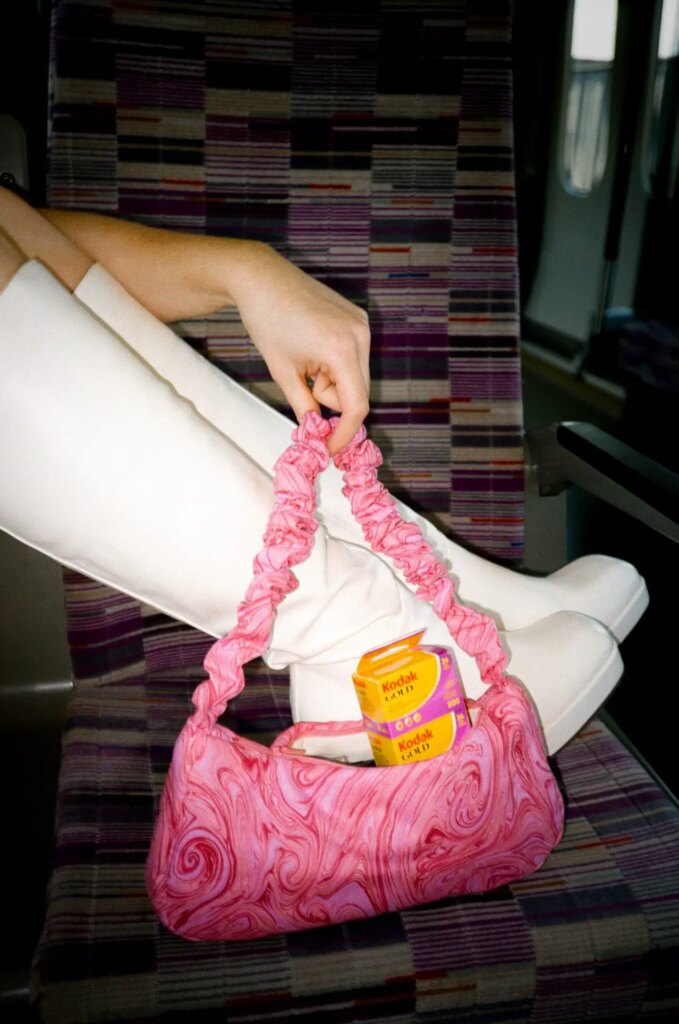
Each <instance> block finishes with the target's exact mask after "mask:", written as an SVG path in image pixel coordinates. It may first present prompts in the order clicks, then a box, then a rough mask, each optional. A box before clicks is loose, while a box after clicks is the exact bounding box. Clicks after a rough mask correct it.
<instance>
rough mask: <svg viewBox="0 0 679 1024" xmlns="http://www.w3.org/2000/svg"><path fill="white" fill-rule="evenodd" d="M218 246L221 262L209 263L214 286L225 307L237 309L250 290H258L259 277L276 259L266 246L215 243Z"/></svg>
mask: <svg viewBox="0 0 679 1024" xmlns="http://www.w3.org/2000/svg"><path fill="white" fill-rule="evenodd" d="M218 242H219V243H220V249H221V254H220V255H221V259H219V260H216V261H214V263H212V270H213V273H214V274H215V286H216V288H217V290H218V291H219V292H220V295H221V296H222V297H223V298H224V299H225V300H226V301H225V303H224V304H225V305H232V306H236V307H237V308H239V309H240V307H241V304H242V303H243V302H245V301H246V300H247V297H248V294H249V293H250V291H251V290H252V288H253V287H256V286H260V287H261V284H262V280H263V278H262V274H263V273H266V270H267V267H270V266H271V264H272V262H274V261H275V260H276V259H280V257H278V256H277V254H276V253H275V251H274V250H273V249H272V248H271V246H270V245H267V243H266V242H258V241H255V240H251V239H240V238H229V239H219V240H218ZM264 280H266V278H264Z"/></svg>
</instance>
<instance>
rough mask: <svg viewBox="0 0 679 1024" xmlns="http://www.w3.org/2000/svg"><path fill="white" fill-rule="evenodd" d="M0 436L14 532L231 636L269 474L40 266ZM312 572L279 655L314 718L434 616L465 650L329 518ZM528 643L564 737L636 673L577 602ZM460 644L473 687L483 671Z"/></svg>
mask: <svg viewBox="0 0 679 1024" xmlns="http://www.w3.org/2000/svg"><path fill="white" fill-rule="evenodd" d="M187 351H190V350H188V349H187ZM196 358H198V357H196ZM215 372H217V371H215ZM220 394H221V395H222V401H224V397H223V394H224V393H223V392H220ZM241 415H242V412H241ZM285 422H286V424H287V429H288V436H289V433H290V424H289V423H288V422H287V421H285ZM0 430H1V431H2V437H3V444H2V446H1V447H0V526H1V527H2V528H3V529H5V530H6V531H7V532H9V533H11V534H13V535H14V536H15V537H17V538H19V539H20V540H23V541H25V542H26V543H27V544H29V545H31V546H32V547H35V548H37V549H39V550H41V551H43V552H45V553H46V554H48V555H50V556H51V557H53V558H55V559H57V560H58V561H60V562H62V563H63V564H65V565H68V566H71V567H73V568H75V569H78V570H80V571H82V572H85V573H86V574H87V575H89V576H91V577H93V578H95V579H98V580H101V581H103V582H105V583H108V584H110V585H112V586H114V587H116V588H118V589H120V590H122V591H124V592H126V593H129V594H132V595H133V596H135V597H138V598H140V599H141V600H143V601H145V602H148V603H149V604H152V605H154V606H155V607H157V608H159V609H161V610H162V611H165V612H167V613H168V614H170V615H172V616H174V617H175V618H178V619H180V620H183V621H185V622H188V623H191V624H192V625H195V626H197V627H198V628H200V629H202V630H204V631H205V632H207V633H211V634H212V635H214V636H221V635H223V634H224V633H225V632H227V631H228V629H229V628H230V627H231V625H232V624H233V622H234V621H235V612H236V607H237V604H238V603H239V602H240V600H241V599H242V596H243V594H244V592H245V589H246V586H247V584H248V582H249V580H250V576H251V566H252V560H253V557H254V555H255V554H256V553H257V552H258V551H259V549H260V547H261V538H262V534H263V531H264V527H265V524H266V520H267V517H268V513H269V511H270V508H271V504H272V487H271V481H270V479H269V477H268V476H267V475H266V474H265V473H264V472H263V471H262V470H261V468H260V467H259V466H258V465H257V464H256V463H255V462H254V461H253V460H252V459H251V458H250V457H249V456H247V455H245V454H244V453H243V451H241V450H240V448H239V447H237V446H236V445H235V444H233V443H232V442H231V441H230V440H228V439H227V438H226V437H224V436H223V435H222V434H221V433H220V432H219V431H217V430H216V429H215V428H214V427H213V426H212V425H211V424H210V423H208V422H207V421H206V420H205V419H204V418H203V416H202V415H200V414H199V413H198V412H197V411H196V410H195V408H194V407H193V405H192V404H191V403H190V402H188V401H186V400H184V399H182V398H180V397H179V396H178V395H177V394H176V392H175V391H174V390H173V388H172V387H171V386H170V385H169V384H168V383H167V381H166V380H164V379H163V378H162V377H160V376H159V375H158V374H157V373H155V372H154V371H153V370H152V369H151V368H150V367H149V366H148V365H147V364H146V363H144V362H143V361H142V360H141V359H140V358H139V357H138V356H137V355H136V354H135V353H134V352H133V351H132V350H131V349H130V348H128V347H127V346H126V345H125V344H123V343H121V341H120V339H119V338H118V337H117V335H115V334H114V333H113V332H112V331H111V330H110V329H109V328H108V327H106V326H105V325H104V324H102V323H101V322H100V321H98V320H97V319H96V318H95V317H93V316H92V315H91V314H90V313H89V311H88V310H87V309H86V308H85V307H84V306H83V305H82V304H81V303H79V302H78V301H77V300H76V299H74V297H73V296H72V295H71V294H70V293H69V292H68V291H67V290H66V289H64V288H63V287H62V286H61V285H60V284H59V283H58V282H57V281H56V279H55V278H54V277H53V276H52V275H51V274H50V273H49V272H48V271H47V270H46V269H45V268H44V267H43V266H42V265H41V264H39V263H37V262H31V263H28V264H26V265H24V266H23V267H22V268H21V270H20V271H19V272H18V273H17V274H16V276H15V277H14V278H13V280H12V281H11V282H10V284H9V286H8V287H7V288H6V290H5V291H4V293H3V294H2V295H0ZM342 500H345V499H344V498H342ZM296 575H297V577H298V579H299V581H300V586H299V588H298V590H297V591H295V592H294V593H293V594H291V595H289V596H288V597H287V598H286V600H285V602H284V603H283V605H282V606H281V608H280V609H279V611H278V614H277V617H276V623H275V625H274V629H273V633H272V642H271V649H270V652H269V655H268V657H267V660H268V661H269V663H270V664H271V665H272V666H273V667H283V666H285V665H287V664H290V663H292V666H293V667H292V673H293V697H292V700H293V707H294V708H295V712H296V715H297V717H299V715H300V714H304V716H305V717H308V718H310V719H312V720H319V719H322V718H327V717H336V716H337V713H338V712H339V705H337V708H338V712H336V711H335V710H334V709H335V697H336V693H340V694H341V697H342V701H343V704H342V708H343V710H342V711H341V717H345V716H346V714H349V717H351V718H356V717H358V712H357V707H358V705H357V703H356V698H355V695H354V691H353V685H352V682H351V675H350V672H349V673H348V674H347V673H345V671H344V668H340V666H343V664H350V665H351V666H354V665H355V664H356V661H357V660H358V657H359V656H360V655H361V654H362V653H363V652H364V651H365V650H367V649H368V648H370V647H374V646H375V645H377V644H380V643H383V642H386V641H388V640H390V639H393V638H394V637H398V636H401V635H403V634H405V633H408V632H412V631H414V630H415V629H417V628H423V627H424V628H426V629H427V630H428V633H427V640H428V641H430V642H439V643H445V644H446V645H447V646H454V645H453V644H452V641H451V640H450V637H449V635H448V633H447V630H446V628H445V626H444V625H443V623H441V622H440V620H438V618H437V617H436V616H435V614H434V612H433V610H432V609H431V608H430V607H428V606H427V605H424V604H422V603H421V602H419V601H418V600H417V599H416V598H414V597H413V595H412V594H411V592H410V591H409V590H407V589H406V588H405V587H404V586H403V585H402V584H400V583H399V581H398V580H397V579H396V577H395V576H394V575H393V573H392V572H391V571H390V569H389V567H388V566H387V565H386V564H385V563H384V562H382V561H381V560H380V559H379V558H377V557H376V556H374V555H373V554H372V553H371V552H370V551H368V550H366V549H365V547H361V546H358V545H354V544H351V543H347V542H345V541H339V540H337V539H335V538H331V537H329V536H328V535H327V534H326V532H325V531H324V530H323V529H319V530H318V532H317V535H316V543H315V545H314V550H313V552H312V554H311V556H310V558H309V559H308V561H307V562H306V563H305V564H304V565H302V566H299V567H298V569H297V570H296ZM510 651H511V662H510V670H511V671H512V672H514V673H515V674H517V675H518V676H519V677H520V678H522V680H523V682H524V683H525V685H526V686H527V687H528V689H529V690H530V692H531V694H532V696H533V699H534V701H535V703H536V705H537V708H538V711H539V713H540V714H541V716H542V720H543V724H544V726H545V729H546V731H547V735H548V736H549V735H550V730H552V729H553V728H555V729H556V728H557V727H558V730H559V731H558V737H559V739H558V742H559V743H561V742H564V741H565V740H566V739H568V738H569V736H570V734H572V731H573V730H574V728H576V727H577V726H578V725H580V724H581V722H582V721H583V720H584V719H583V714H584V715H585V716H586V717H587V716H588V715H589V714H590V713H591V711H593V710H595V708H596V706H598V704H599V703H600V702H601V701H602V700H603V699H605V697H606V696H607V695H608V693H609V692H610V689H611V688H612V686H613V685H614V683H615V682H616V681H617V679H618V677H619V675H620V671H621V663H620V660H619V656H618V654H617V648H616V645H615V643H614V641H613V639H612V637H611V636H610V635H609V634H608V633H607V632H606V631H605V630H604V629H603V628H602V627H601V626H599V625H598V624H597V623H595V622H593V621H592V620H590V619H586V618H585V617H583V616H577V615H572V614H570V613H567V612H563V613H561V615H558V616H552V617H551V618H548V619H546V620H544V621H543V622H540V623H537V624H535V625H534V626H532V627H531V628H530V629H528V630H519V631H516V632H514V633H513V634H512V635H511V640H510ZM457 653H458V656H459V665H460V668H461V672H462V677H463V681H464V684H465V687H466V689H467V692H468V693H469V694H470V695H471V696H473V695H474V694H475V692H478V688H479V685H480V684H479V677H478V671H477V669H476V666H475V664H474V663H473V662H472V660H471V659H469V658H467V657H466V656H465V655H463V654H462V652H459V651H458V652H457ZM309 673H311V675H309ZM313 673H316V674H315V675H314V674H313ZM319 684H320V685H319ZM585 698H586V699H585ZM583 700H584V703H583ZM573 708H576V709H584V711H582V710H578V713H575V712H573V710H572V709H573ZM344 709H346V710H344ZM564 721H567V722H568V723H569V724H568V726H562V724H561V723H563V722H564ZM574 723H575V724H574ZM569 729H570V730H571V733H569ZM555 735H557V733H555ZM555 742H556V741H555ZM550 745H551V747H552V749H554V743H552V742H551V741H550Z"/></svg>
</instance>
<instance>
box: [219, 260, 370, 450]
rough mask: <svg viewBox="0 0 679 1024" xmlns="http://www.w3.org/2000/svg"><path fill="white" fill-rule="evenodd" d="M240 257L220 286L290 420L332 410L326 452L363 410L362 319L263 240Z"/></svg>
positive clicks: (345, 437) (345, 436)
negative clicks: (334, 421)
mask: <svg viewBox="0 0 679 1024" xmlns="http://www.w3.org/2000/svg"><path fill="white" fill-rule="evenodd" d="M242 257H243V258H242V259H241V260H239V261H238V264H237V268H234V270H233V272H232V274H231V275H230V280H229V282H228V287H229V292H230V294H231V297H232V298H233V301H234V302H235V303H236V305H237V307H238V311H239V313H240V316H241V319H242V321H243V324H244V326H245V329H246V330H247V332H248V334H249V335H250V337H251V339H252V341H253V342H254V344H255V345H256V346H257V348H258V350H259V351H260V353H261V355H262V357H263V358H264V361H265V362H266V365H267V367H268V369H269V373H270V374H271V376H272V378H273V379H274V380H275V381H276V383H277V384H278V385H279V387H280V388H281V389H282V390H283V393H284V394H285V397H286V398H287V400H288V402H289V403H290V405H291V406H292V409H293V411H294V413H295V415H296V416H297V419H298V420H299V419H301V418H302V416H303V415H304V413H305V412H308V410H310V409H313V410H315V411H316V412H318V410H319V405H325V406H327V407H328V408H330V409H334V410H335V411H336V412H339V413H340V421H339V423H338V425H337V429H336V430H335V432H334V434H333V435H332V437H331V440H330V443H329V448H330V452H331V454H332V455H334V454H336V453H337V452H338V451H341V449H342V448H344V447H345V446H346V445H347V444H348V443H349V441H350V440H351V438H352V437H353V436H354V434H355V433H356V431H357V430H358V428H359V427H360V425H361V423H362V422H363V420H364V419H365V417H366V415H367V414H368V411H369V393H370V371H369V366H368V360H369V353H370V329H369V326H368V317H367V315H366V314H365V313H364V312H363V310H362V309H359V307H358V306H355V305H354V304H353V303H351V302H349V301H348V300H347V299H344V298H343V297H342V296H341V295H338V294H337V293H336V292H334V291H333V290H332V289H331V288H328V287H327V286H326V285H324V284H321V283H320V282H319V281H316V280H314V278H312V277H309V275H308V274H305V273H304V272H303V271H301V270H299V269H298V268H297V267H295V266H294V265H293V264H292V263H290V262H289V261H288V260H286V259H284V258H283V257H282V256H279V255H278V254H277V253H276V252H275V251H274V250H273V249H271V248H270V247H269V246H267V245H261V244H260V243H257V242H253V243H249V244H248V249H247V252H246V253H242Z"/></svg>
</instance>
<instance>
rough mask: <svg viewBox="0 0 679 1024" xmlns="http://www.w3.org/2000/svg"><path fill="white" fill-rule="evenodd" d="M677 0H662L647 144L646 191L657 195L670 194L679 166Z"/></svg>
mask: <svg viewBox="0 0 679 1024" xmlns="http://www.w3.org/2000/svg"><path fill="white" fill-rule="evenodd" d="M678 63H679V0H663V5H662V13H661V15H660V23H659V27H658V45H657V50H656V59H655V75H654V81H653V96H652V101H651V112H650V130H649V134H648V141H647V145H646V152H645V161H644V164H645V166H644V177H645V185H646V191H647V192H648V193H649V194H650V195H652V196H654V197H656V198H663V197H665V196H668V197H669V196H670V195H671V193H672V189H673V183H674V182H675V181H676V178H677V170H678V168H679V133H678V131H677V101H678V99H679V69H678V67H677V64H678Z"/></svg>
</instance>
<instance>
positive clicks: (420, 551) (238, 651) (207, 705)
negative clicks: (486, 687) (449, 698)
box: [192, 412, 507, 730]
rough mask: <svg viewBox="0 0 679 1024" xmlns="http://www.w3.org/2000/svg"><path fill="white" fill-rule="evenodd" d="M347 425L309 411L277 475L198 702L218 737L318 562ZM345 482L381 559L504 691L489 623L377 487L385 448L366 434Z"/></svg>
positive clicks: (346, 461)
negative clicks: (234, 609)
mask: <svg viewBox="0 0 679 1024" xmlns="http://www.w3.org/2000/svg"><path fill="white" fill-rule="evenodd" d="M336 422H337V420H330V421H328V420H324V419H323V418H322V417H321V416H319V415H318V413H315V412H308V413H306V414H305V416H304V418H303V419H302V422H301V424H300V425H299V426H298V427H297V428H296V429H295V430H294V432H293V434H292V438H293V443H292V444H291V445H290V447H289V448H287V449H286V450H285V451H284V452H283V454H282V455H281V457H280V458H279V459H278V461H277V462H276V465H275V467H274V495H275V500H274V506H273V510H272V512H271V515H270V517H269V522H268V524H267V527H266V531H265V533H264V547H263V548H262V550H261V551H260V553H259V554H258V555H257V557H256V558H255V560H254V576H253V579H252V581H251V583H250V585H249V587H248V589H247V591H246V593H245V598H244V599H243V601H242V602H241V604H240V605H239V607H238V616H237V620H236V625H235V626H234V628H233V629H232V630H231V632H230V633H229V634H228V635H227V636H225V637H224V638H223V639H221V640H218V641H217V642H216V643H215V644H213V646H212V647H211V648H210V650H209V651H208V654H207V657H206V658H205V669H206V671H207V673H208V676H209V678H208V679H206V680H205V682H203V683H201V684H200V685H199V686H198V687H197V688H196V690H195V692H194V694H193V698H192V699H193V703H194V704H195V706H196V709H197V710H196V713H195V715H194V720H195V724H196V725H198V726H202V727H205V728H207V729H208V730H209V729H212V727H213V726H214V724H215V723H216V721H217V719H218V718H219V716H220V715H222V714H223V713H224V710H225V709H226V705H227V701H229V700H230V699H231V698H232V697H235V696H236V694H238V693H240V691H241V690H242V689H243V686H244V684H245V677H244V674H243V665H245V664H246V663H247V662H248V661H251V660H252V659H253V658H257V657H259V656H260V655H262V654H264V652H265V651H266V650H267V648H268V646H269V640H270V635H271V628H272V626H273V619H274V613H275V611H276V608H277V607H278V605H279V604H280V603H281V601H282V600H283V598H284V597H285V595H286V594H289V593H291V591H293V590H295V589H296V587H297V586H298V583H297V580H296V579H295V577H294V575H293V574H292V572H291V568H292V567H293V566H295V565H299V563H300V562H303V561H304V559H305V558H307V557H308V555H309V552H310V551H311V547H312V544H313V538H314V533H315V532H316V529H317V528H318V523H317V521H316V516H315V510H316V495H315V483H316V478H317V476H318V474H319V473H320V472H321V471H322V470H324V469H325V468H326V466H327V465H328V462H329V459H330V456H329V454H328V447H327V440H328V437H329V436H330V434H331V433H332V431H333V429H334V424H335V423H336ZM334 462H335V465H336V466H337V468H338V469H340V470H341V471H342V473H343V475H344V484H345V486H344V488H343V493H344V494H345V495H346V497H347V498H348V499H349V502H350V505H351V509H352V512H353V514H354V516H355V517H356V519H357V521H358V522H359V523H360V525H361V527H362V529H363V533H364V535H365V537H366V540H368V542H369V543H370V546H371V548H372V550H373V551H376V552H380V553H382V554H387V555H389V557H390V558H391V559H392V560H393V561H394V563H395V564H396V565H397V566H398V567H399V568H400V569H402V570H403V572H404V574H405V577H406V579H407V580H408V582H409V583H410V584H411V585H412V586H414V587H416V593H417V596H418V597H420V598H421V599H422V600H423V601H428V602H430V603H431V604H432V605H433V607H434V611H435V612H436V614H437V615H438V616H439V617H440V618H441V619H443V621H444V622H445V623H446V625H447V627H448V629H449V630H450V633H451V636H452V637H453V638H454V640H455V641H456V642H457V644H458V645H459V646H460V647H461V648H462V650H463V651H465V652H466V653H467V654H470V655H471V656H472V657H474V658H475V659H476V663H477V665H478V667H479V671H480V674H481V678H482V680H483V681H484V682H485V683H488V684H491V685H497V686H502V685H503V684H504V681H505V672H504V670H505V666H506V663H507V656H506V654H505V652H504V650H503V648H502V645H501V644H500V638H499V636H498V633H497V629H496V627H495V623H494V622H493V620H492V619H491V618H490V617H489V616H488V615H483V614H482V613H481V612H477V611H474V610H473V609H471V608H466V607H464V606H462V605H460V604H458V603H457V602H456V601H455V592H454V587H453V582H452V580H451V579H450V577H449V576H448V574H447V570H446V568H445V567H444V566H443V565H442V563H441V562H440V561H439V560H438V559H437V557H436V555H435V554H434V552H433V550H432V548H431V546H430V545H429V544H428V543H427V541H425V539H424V537H423V536H422V532H421V531H420V529H419V527H418V526H417V525H416V524H415V523H408V522H405V520H403V519H402V518H401V516H400V515H399V513H398V511H397V509H396V502H395V501H394V499H393V498H392V497H391V495H390V494H389V492H388V491H387V490H386V488H385V487H384V486H383V485H382V484H381V483H380V482H379V480H378V479H377V468H378V466H380V465H381V463H382V454H381V452H380V450H379V448H378V447H377V446H376V445H375V444H374V443H373V442H372V441H370V440H369V439H368V438H367V436H366V432H365V427H361V428H360V430H359V431H358V432H357V434H356V435H355V437H354V438H353V440H352V441H351V442H350V443H349V444H348V445H347V447H346V448H344V449H342V451H341V452H339V453H338V454H337V455H336V456H335V459H334Z"/></svg>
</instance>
